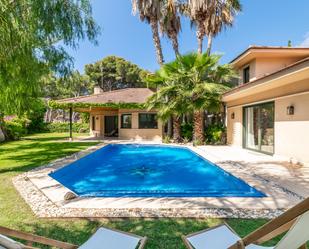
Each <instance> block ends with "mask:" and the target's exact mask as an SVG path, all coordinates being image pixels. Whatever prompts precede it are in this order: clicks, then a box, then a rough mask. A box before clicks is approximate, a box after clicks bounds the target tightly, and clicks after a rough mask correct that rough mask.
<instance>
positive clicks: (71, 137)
mask: <svg viewBox="0 0 309 249" xmlns="http://www.w3.org/2000/svg"><path fill="white" fill-rule="evenodd" d="M72 114H73V110H72V107H70V141H73V136H72Z"/></svg>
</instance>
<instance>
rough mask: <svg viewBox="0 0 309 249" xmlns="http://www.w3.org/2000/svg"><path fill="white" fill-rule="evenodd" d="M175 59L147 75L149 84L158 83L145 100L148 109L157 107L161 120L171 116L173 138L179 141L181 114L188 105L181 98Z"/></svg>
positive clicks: (185, 110) (185, 111) (186, 110)
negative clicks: (155, 89)
mask: <svg viewBox="0 0 309 249" xmlns="http://www.w3.org/2000/svg"><path fill="white" fill-rule="evenodd" d="M176 68H177V65H176V61H174V62H171V63H168V64H165V65H163V66H162V67H161V68H160V70H158V71H157V72H156V73H155V74H153V75H150V76H148V78H147V79H146V80H147V83H148V84H149V85H159V88H158V90H157V91H156V92H155V93H154V94H153V95H152V96H151V97H150V98H149V99H148V100H147V102H146V106H147V108H148V109H149V110H151V109H157V110H158V116H159V118H160V119H161V120H162V121H167V120H169V118H170V117H172V122H173V123H172V126H173V131H174V132H173V140H174V141H175V142H180V141H181V115H183V114H185V113H187V112H188V111H189V109H188V108H187V107H188V105H186V103H185V102H184V101H183V99H182V94H181V93H182V90H181V85H180V84H179V82H178V79H177V78H176V77H175V73H174V72H175V69H176Z"/></svg>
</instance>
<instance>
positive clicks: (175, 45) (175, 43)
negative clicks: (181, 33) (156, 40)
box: [171, 33, 180, 57]
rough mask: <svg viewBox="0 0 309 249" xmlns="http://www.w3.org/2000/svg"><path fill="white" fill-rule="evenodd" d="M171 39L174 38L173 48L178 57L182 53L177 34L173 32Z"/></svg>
mask: <svg viewBox="0 0 309 249" xmlns="http://www.w3.org/2000/svg"><path fill="white" fill-rule="evenodd" d="M171 40H172V45H173V49H174V52H175V56H176V57H177V56H179V55H180V53H179V46H178V39H177V34H175V33H173V34H172V35H171Z"/></svg>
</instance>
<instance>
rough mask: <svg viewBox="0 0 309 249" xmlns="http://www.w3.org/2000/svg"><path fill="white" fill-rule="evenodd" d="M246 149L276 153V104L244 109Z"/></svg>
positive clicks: (271, 103)
mask: <svg viewBox="0 0 309 249" xmlns="http://www.w3.org/2000/svg"><path fill="white" fill-rule="evenodd" d="M244 128H245V129H244V147H245V148H247V149H252V150H256V151H261V152H265V153H269V154H273V153H274V103H273V102H269V103H263V104H259V105H254V106H248V107H244Z"/></svg>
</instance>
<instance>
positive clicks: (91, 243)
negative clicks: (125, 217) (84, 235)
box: [79, 228, 140, 249]
mask: <svg viewBox="0 0 309 249" xmlns="http://www.w3.org/2000/svg"><path fill="white" fill-rule="evenodd" d="M139 241H140V239H139V238H138V237H134V236H131V235H128V234H124V233H121V232H117V231H113V230H110V229H107V228H99V229H98V231H96V233H95V234H94V235H92V236H91V238H90V239H89V240H87V241H86V242H85V243H84V244H83V245H82V246H80V247H79V249H120V248H121V249H135V248H136V247H137V245H138V243H139Z"/></svg>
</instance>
